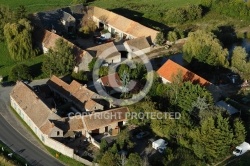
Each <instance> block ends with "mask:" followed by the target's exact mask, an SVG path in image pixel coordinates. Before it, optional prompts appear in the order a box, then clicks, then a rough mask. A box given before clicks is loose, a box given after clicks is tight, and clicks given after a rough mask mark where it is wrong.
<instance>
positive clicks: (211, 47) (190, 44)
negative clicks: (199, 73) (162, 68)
mask: <svg viewBox="0 0 250 166" xmlns="http://www.w3.org/2000/svg"><path fill="white" fill-rule="evenodd" d="M183 53H184V55H183V58H184V59H185V60H186V61H187V62H191V60H192V59H197V60H198V61H200V62H204V63H207V64H209V65H212V66H225V67H227V66H228V64H229V63H228V61H227V56H228V51H227V50H226V49H223V48H222V46H221V45H220V42H219V40H218V39H217V38H215V36H214V35H213V34H212V33H211V32H205V31H201V30H198V31H196V32H191V33H189V35H188V40H187V42H186V43H185V44H184V46H183Z"/></svg>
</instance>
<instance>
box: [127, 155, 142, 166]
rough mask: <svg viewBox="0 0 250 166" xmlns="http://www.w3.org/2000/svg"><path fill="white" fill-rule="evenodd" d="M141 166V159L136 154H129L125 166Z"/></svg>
mask: <svg viewBox="0 0 250 166" xmlns="http://www.w3.org/2000/svg"><path fill="white" fill-rule="evenodd" d="M132 165H133V166H142V159H141V157H140V156H139V154H138V153H131V154H130V155H129V157H128V159H127V162H126V164H125V166H132Z"/></svg>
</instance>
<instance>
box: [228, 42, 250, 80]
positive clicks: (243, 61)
mask: <svg viewBox="0 0 250 166" xmlns="http://www.w3.org/2000/svg"><path fill="white" fill-rule="evenodd" d="M231 67H232V70H233V71H235V72H236V73H238V74H239V75H240V76H241V77H242V78H244V79H246V80H248V79H249V78H250V70H249V67H250V62H248V54H247V52H246V50H245V48H242V47H239V46H238V47H235V48H234V50H233V54H232V58H231Z"/></svg>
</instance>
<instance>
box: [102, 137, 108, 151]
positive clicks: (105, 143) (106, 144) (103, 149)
mask: <svg viewBox="0 0 250 166" xmlns="http://www.w3.org/2000/svg"><path fill="white" fill-rule="evenodd" d="M107 150H108V142H107V141H106V140H105V139H102V140H101V143H100V152H101V153H104V152H105V151H107Z"/></svg>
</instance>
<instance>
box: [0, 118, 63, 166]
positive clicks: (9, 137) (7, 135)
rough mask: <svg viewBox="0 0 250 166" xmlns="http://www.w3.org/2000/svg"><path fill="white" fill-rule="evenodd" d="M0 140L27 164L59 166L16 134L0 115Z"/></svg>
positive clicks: (58, 163)
mask: <svg viewBox="0 0 250 166" xmlns="http://www.w3.org/2000/svg"><path fill="white" fill-rule="evenodd" d="M0 131H1V133H0V139H1V140H2V141H3V142H4V143H5V144H6V145H7V146H9V147H10V148H11V149H12V150H13V151H15V152H16V153H19V154H20V155H21V156H22V157H24V158H25V159H26V160H27V161H28V162H29V163H31V164H32V165H36V166H50V165H51V166H61V165H63V164H61V163H60V162H59V161H57V160H56V159H55V158H53V157H52V156H50V155H48V154H47V153H45V152H44V151H42V150H41V149H40V148H38V147H37V146H35V145H33V144H32V143H31V142H29V141H28V140H27V139H26V138H24V137H23V136H22V135H21V134H20V133H19V132H17V131H16V130H15V129H14V128H13V127H12V126H11V125H10V124H9V123H8V122H7V121H6V120H5V119H4V118H3V116H2V115H0Z"/></svg>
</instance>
